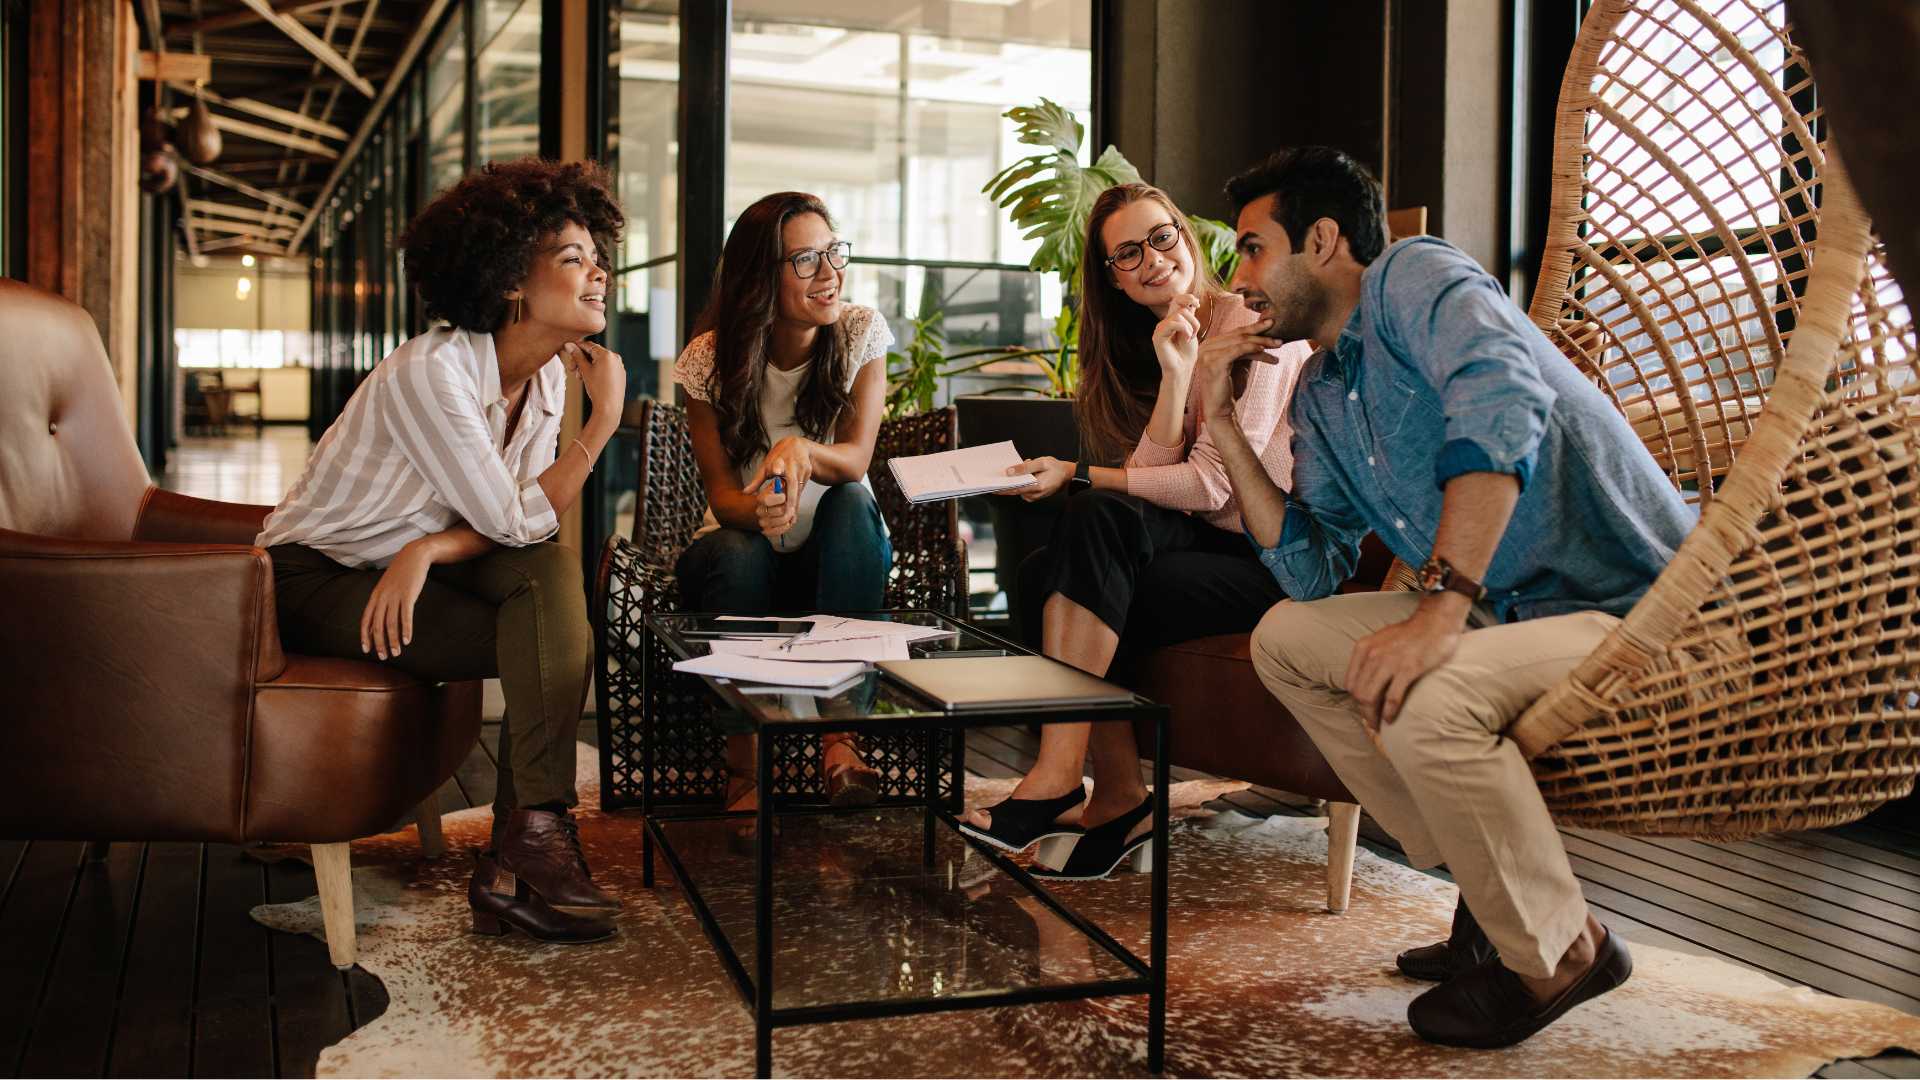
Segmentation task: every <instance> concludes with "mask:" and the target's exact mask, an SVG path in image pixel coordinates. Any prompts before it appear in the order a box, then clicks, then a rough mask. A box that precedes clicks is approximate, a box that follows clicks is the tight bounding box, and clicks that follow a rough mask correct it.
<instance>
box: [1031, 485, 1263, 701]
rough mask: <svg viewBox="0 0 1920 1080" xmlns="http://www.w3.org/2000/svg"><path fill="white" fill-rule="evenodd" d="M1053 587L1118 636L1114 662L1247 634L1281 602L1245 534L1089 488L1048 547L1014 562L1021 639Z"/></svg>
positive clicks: (1035, 629)
mask: <svg viewBox="0 0 1920 1080" xmlns="http://www.w3.org/2000/svg"><path fill="white" fill-rule="evenodd" d="M1054 593H1060V594H1061V595H1063V596H1065V597H1066V598H1067V599H1069V600H1072V601H1073V602H1074V603H1076V604H1079V605H1080V606H1081V607H1084V608H1086V609H1087V610H1088V611H1091V612H1093V614H1094V615H1095V617H1097V618H1098V619H1099V620H1100V621H1101V622H1103V623H1105V624H1107V626H1109V627H1111V628H1112V629H1113V631H1114V633H1116V634H1118V635H1120V649H1119V652H1118V653H1117V654H1116V655H1115V657H1114V661H1115V664H1114V666H1115V667H1116V668H1117V667H1119V666H1120V661H1121V660H1122V659H1123V658H1130V657H1132V656H1137V655H1140V654H1143V653H1146V652H1150V651H1152V650H1154V649H1157V648H1160V647H1161V646H1164V645H1172V644H1175V643H1177V642H1182V641H1191V640H1193V639H1194V638H1202V637H1210V636H1212V635H1214V634H1235V633H1246V632H1248V631H1251V630H1252V629H1253V628H1254V627H1255V626H1257V625H1259V623H1260V619H1261V617H1262V616H1264V615H1265V614H1266V613H1267V610H1268V609H1269V608H1271V607H1273V605H1275V604H1277V603H1279V602H1280V601H1282V600H1285V599H1286V598H1287V594H1286V593H1284V592H1282V591H1281V589H1280V586H1279V584H1278V583H1277V582H1275V581H1274V580H1273V575H1272V574H1270V573H1268V572H1267V568H1266V567H1264V566H1262V565H1260V559H1259V556H1258V555H1257V554H1255V552H1254V549H1253V545H1252V543H1250V542H1249V541H1248V540H1247V538H1246V537H1245V536H1242V535H1240V534H1238V533H1230V532H1227V531H1226V530H1224V529H1216V528H1214V527H1213V526H1211V525H1209V524H1207V523H1206V522H1204V521H1202V520H1200V519H1199V518H1197V517H1194V516H1193V515H1191V514H1186V513H1182V512H1180V511H1178V510H1168V509H1166V508H1164V507H1160V506H1155V505H1154V504H1152V503H1150V502H1148V501H1146V500H1145V499H1141V498H1138V497H1136V496H1132V495H1121V494H1118V493H1115V492H1108V491H1089V492H1085V493H1083V494H1080V495H1074V496H1072V497H1070V498H1069V499H1068V500H1067V509H1066V512H1065V513H1063V514H1062V515H1061V516H1060V520H1059V521H1058V523H1056V524H1055V525H1054V528H1053V537H1052V539H1051V541H1050V542H1049V543H1048V544H1047V546H1046V547H1044V548H1041V549H1040V550H1039V551H1036V552H1034V553H1033V554H1032V555H1029V556H1028V557H1027V559H1026V561H1025V562H1023V563H1022V564H1021V565H1020V597H1021V603H1020V610H1019V611H1017V612H1015V613H1014V615H1015V618H1017V619H1018V620H1019V622H1020V628H1021V631H1022V632H1023V633H1024V634H1026V635H1027V640H1029V641H1033V642H1038V641H1039V640H1040V617H1041V611H1042V610H1043V608H1044V607H1045V605H1046V602H1047V598H1048V597H1050V596H1052V595H1053V594H1054Z"/></svg>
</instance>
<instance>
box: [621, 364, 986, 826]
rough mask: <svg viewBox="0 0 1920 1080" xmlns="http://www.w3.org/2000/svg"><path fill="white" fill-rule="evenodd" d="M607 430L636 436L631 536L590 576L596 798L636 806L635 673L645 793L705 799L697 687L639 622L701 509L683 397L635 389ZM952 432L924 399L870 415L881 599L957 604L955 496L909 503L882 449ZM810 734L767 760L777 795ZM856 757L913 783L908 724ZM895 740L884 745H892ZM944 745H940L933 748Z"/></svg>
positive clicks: (810, 772) (962, 598)
mask: <svg viewBox="0 0 1920 1080" xmlns="http://www.w3.org/2000/svg"><path fill="white" fill-rule="evenodd" d="M621 434H622V435H623V436H624V437H625V438H627V439H629V440H631V441H634V442H637V443H638V444H639V450H640V471H639V479H638V481H637V488H638V490H637V491H636V492H635V495H636V501H635V509H634V523H633V537H632V538H631V539H629V538H627V537H624V536H619V535H615V536H612V537H610V538H608V540H607V543H606V545H605V547H604V548H602V550H601V557H600V571H599V574H598V575H597V577H596V581H595V585H594V599H593V609H592V610H593V616H594V637H595V644H596V646H597V655H598V656H599V663H598V664H597V665H596V668H595V672H594V691H595V703H596V704H597V706H598V709H599V727H600V766H601V767H600V775H601V805H603V806H605V807H608V808H614V807H620V806H637V805H639V803H640V796H641V773H640V770H641V761H642V760H643V758H642V752H643V742H642V740H643V739H645V738H647V737H648V724H647V723H646V717H645V716H644V713H645V712H646V710H647V706H646V702H647V696H646V695H647V690H648V687H647V685H646V684H647V682H648V679H649V672H650V671H651V672H655V673H659V674H658V676H657V677H658V680H659V681H658V685H655V686H654V687H653V688H652V691H653V695H654V702H655V710H654V711H655V712H656V714H657V715H656V716H655V717H654V720H653V723H652V725H651V726H652V733H651V734H652V737H653V739H654V745H655V760H654V802H655V803H656V804H660V805H675V804H699V803H707V802H718V801H719V800H720V799H721V798H722V796H723V793H724V791H725V787H726V772H725V767H724V760H723V748H724V743H723V740H722V739H721V737H720V736H719V735H718V734H717V733H716V732H715V731H714V729H713V728H712V726H711V724H709V723H707V722H706V720H705V718H704V715H703V709H704V706H705V704H706V695H705V694H703V693H702V692H701V690H700V689H699V688H698V687H697V686H694V685H690V684H688V682H687V680H684V679H678V680H677V679H673V678H669V677H666V673H667V672H668V671H669V669H670V667H671V658H669V657H667V656H665V655H664V648H663V647H662V646H660V645H658V644H656V643H651V641H650V639H649V638H648V637H647V635H646V634H645V633H644V627H643V623H644V621H645V619H646V617H647V616H648V615H651V614H654V613H656V612H668V611H675V610H678V608H679V605H680V595H679V584H678V581H677V579H676V578H675V576H674V563H675V562H676V561H677V560H678V559H679V557H680V553H681V552H682V551H684V550H686V547H687V545H688V544H689V543H691V542H692V540H693V534H694V531H695V530H696V529H698V528H699V527H700V521H701V518H702V517H703V515H704V514H705V512H706V506H707V492H706V488H705V487H704V486H703V485H702V484H701V482H700V469H699V466H698V464H696V462H695V461H694V457H693V437H692V435H691V434H690V433H689V431H688V429H687V414H686V410H685V409H683V408H681V407H680V406H677V405H669V404H666V403H664V402H659V401H647V402H643V403H642V404H641V406H640V411H639V417H638V419H637V421H636V422H635V423H634V424H632V425H630V426H628V427H625V428H623V429H622V432H621ZM958 444H959V421H958V417H957V414H956V413H955V412H954V410H953V409H952V408H951V407H949V408H944V409H937V410H935V411H933V412H930V413H923V414H921V415H918V416H909V417H904V418H901V419H897V420H888V421H886V422H884V423H882V424H881V425H880V433H879V436H878V438H877V439H876V440H875V443H874V453H873V461H872V463H871V465H870V466H869V467H868V469H867V480H868V482H869V483H870V484H872V486H873V491H874V498H875V501H876V502H878V503H879V505H880V514H881V517H882V518H883V519H884V520H885V521H886V523H887V532H888V534H889V535H890V536H891V538H892V540H893V570H892V572H891V574H890V576H889V578H888V581H887V594H886V606H887V607H889V608H919V609H927V610H932V611H938V612H940V613H942V614H945V615H949V616H952V617H953V618H956V619H958V618H965V617H966V613H967V546H966V542H965V541H964V540H962V539H961V538H960V518H959V508H958V505H957V504H956V503H955V502H953V501H952V500H946V501H942V502H937V503H930V504H927V505H924V506H915V505H913V504H911V503H909V502H907V500H906V498H905V497H904V496H903V495H902V494H901V493H900V486H899V484H898V483H896V482H895V481H894V479H893V471H892V470H891V469H889V468H888V467H887V462H888V461H889V460H890V459H892V458H894V457H899V456H909V455H916V454H931V453H937V452H939V451H942V450H951V449H953V448H954V447H955V446H957V445H958ZM816 741H817V740H812V739H804V740H795V742H796V746H795V748H794V750H793V751H792V755H791V756H793V757H794V758H795V760H794V761H792V762H791V763H788V764H786V765H783V767H782V768H781V769H780V772H781V774H782V779H781V780H780V781H779V782H778V783H776V785H775V794H777V795H799V796H802V797H805V796H807V795H810V794H815V792H813V791H812V790H811V789H812V788H813V787H814V786H815V784H814V781H815V780H816V779H817V769H815V768H813V767H812V758H813V756H814V755H815V748H814V746H813V744H814V743H815V742H816ZM861 743H862V747H863V751H864V753H865V756H866V757H867V759H868V762H869V763H870V764H872V765H873V766H874V768H875V769H877V770H879V771H880V773H881V794H882V797H883V798H884V797H886V796H888V795H890V794H899V795H905V794H906V793H907V792H908V791H909V789H911V788H913V787H916V786H917V785H918V783H919V772H918V768H917V763H918V761H919V760H920V755H921V752H922V744H921V743H920V742H919V740H918V738H917V737H911V736H908V737H892V736H867V737H863V738H862V740H861ZM896 744H897V745H896ZM948 752H952V751H951V748H946V747H943V749H942V754H945V753H948Z"/></svg>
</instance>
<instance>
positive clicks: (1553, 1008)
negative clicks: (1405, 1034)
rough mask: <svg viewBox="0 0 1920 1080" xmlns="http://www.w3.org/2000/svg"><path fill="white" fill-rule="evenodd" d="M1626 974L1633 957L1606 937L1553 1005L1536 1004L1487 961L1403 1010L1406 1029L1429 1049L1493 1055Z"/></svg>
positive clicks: (1502, 969)
mask: <svg viewBox="0 0 1920 1080" xmlns="http://www.w3.org/2000/svg"><path fill="white" fill-rule="evenodd" d="M1631 974H1633V957H1632V956H1630V955H1628V953H1627V947H1626V946H1625V945H1622V944H1620V939H1619V937H1618V936H1617V935H1615V934H1614V933H1613V932H1612V931H1608V932H1607V936H1606V939H1605V940H1604V941H1602V942H1601V943H1600V949H1599V952H1598V954H1597V955H1596V956H1595V957H1594V960H1593V966H1592V967H1590V968H1588V969H1587V971H1586V974H1584V975H1582V976H1580V977H1579V978H1578V979H1575V980H1574V981H1573V985H1571V986H1569V987H1567V988H1566V989H1565V990H1563V991H1561V992H1560V996H1558V997H1556V998H1554V999H1553V1000H1552V1001H1547V1002H1538V1001H1535V1000H1534V999H1533V995H1532V994H1530V993H1528V992H1527V986H1526V984H1525V983H1523V982H1521V981H1520V976H1518V975H1515V974H1514V973H1513V972H1512V971H1509V970H1508V969H1507V967H1506V966H1505V965H1503V964H1501V963H1500V961H1498V960H1490V961H1488V962H1487V963H1484V964H1481V965H1480V966H1479V967H1477V968H1474V969H1473V970H1472V971H1469V972H1467V973H1466V974H1465V975H1461V976H1458V977H1457V978H1454V979H1451V980H1449V981H1447V982H1444V983H1441V984H1440V985H1439V986H1436V987H1434V988H1433V989H1431V990H1429V991H1427V992H1426V993H1424V994H1421V995H1420V996H1419V997H1417V998H1414V999H1413V1004H1412V1005H1409V1006H1408V1007H1407V1023H1408V1024H1410V1025H1412V1027H1413V1033H1414V1034H1416V1035H1418V1036H1420V1037H1421V1038H1423V1039H1425V1040H1427V1041H1428V1042H1431V1043H1439V1044H1440V1045H1442V1046H1465V1047H1471V1048H1473V1049H1476V1050H1498V1049H1500V1048H1501V1047H1504V1046H1512V1045H1514V1044H1515V1043H1518V1042H1521V1041H1523V1040H1525V1039H1527V1038H1528V1037H1529V1036H1531V1035H1533V1034H1534V1033H1535V1032H1537V1031H1539V1030H1540V1029H1541V1028H1544V1027H1546V1026H1547V1025H1548V1024H1551V1023H1553V1022H1554V1021H1555V1020H1558V1019H1560V1017H1562V1016H1564V1015H1566V1013H1567V1010H1569V1009H1571V1008H1573V1007H1574V1006H1575V1005H1578V1004H1580V1003H1581V1002H1584V1001H1591V1000H1592V999H1594V998H1597V997H1599V996H1600V995H1601V994H1604V993H1606V992H1607V991H1609V990H1611V989H1613V988H1614V987H1616V986H1619V985H1620V984H1621V983H1623V982H1626V981H1627V976H1629V975H1631Z"/></svg>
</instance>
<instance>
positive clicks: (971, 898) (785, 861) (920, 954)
mask: <svg viewBox="0 0 1920 1080" xmlns="http://www.w3.org/2000/svg"><path fill="white" fill-rule="evenodd" d="M662 825H663V831H664V832H665V834H666V836H667V838H668V839H669V840H670V841H671V842H672V844H673V848H674V851H675V853H676V854H677V855H678V856H679V858H680V861H681V864H682V865H683V866H684V868H685V869H686V871H687V873H688V875H689V876H691V877H692V878H693V879H694V880H695V881H698V882H699V883H700V894H701V896H702V897H703V898H704V899H705V900H706V903H707V905H708V907H709V908H710V909H711V911H712V913H713V916H714V920H715V922H717V923H718V924H719V927H720V929H721V930H722V931H723V932H724V933H725V934H726V936H727V939H728V942H729V943H730V944H731V945H732V946H733V947H734V948H735V949H736V950H738V952H739V954H740V955H741V956H743V957H744V956H751V955H753V951H754V949H755V947H756V944H757V943H756V941H755V936H754V844H753V840H752V838H751V837H750V836H743V835H742V834H741V831H740V829H741V826H740V823H739V822H737V821H723V820H713V819H695V820H685V821H676V820H668V821H665V822H663V823H662ZM921 842H922V819H921V813H920V811H918V810H916V809H912V808H907V807H899V808H888V809H883V810H877V811H874V812H872V813H866V814H858V815H827V814H811V815H797V816H791V817H783V818H782V819H781V821H780V826H779V833H778V836H777V838H776V840H775V844H776V846H777V847H778V850H779V856H778V858H777V860H776V861H775V863H774V867H773V925H774V926H775V927H776V928H777V929H776V931H775V940H774V950H773V976H774V977H773V1005H774V1007H775V1008H779V1009H788V1008H799V1007H804V1006H821V1005H833V1004H836V1003H841V1002H849V1001H861V1002H866V1001H887V1000H900V999H920V998H958V997H965V996H968V995H975V994H983V993H997V992H1005V991H1009V990H1016V989H1023V988H1032V987H1044V986H1063V985H1071V984H1075V983H1084V982H1089V981H1093V980H1101V979H1124V978H1127V977H1128V976H1130V975H1132V974H1133V973H1132V972H1130V971H1128V970H1127V969H1126V967H1125V966H1124V965H1122V964H1121V963H1120V961H1119V960H1117V959H1115V958H1114V957H1113V956H1112V955H1111V954H1109V953H1108V952H1107V951H1106V950H1105V949H1103V948H1100V947H1099V946H1098V945H1097V944H1095V943H1094V942H1093V941H1092V940H1091V939H1090V938H1088V937H1087V936H1086V935H1085V934H1083V933H1081V932H1080V931H1079V930H1077V929H1075V928H1074V927H1073V926H1072V925H1071V924H1070V923H1068V922H1067V921H1066V920H1064V919H1062V918H1060V916H1058V915H1056V914H1055V913H1054V912H1052V911H1051V910H1049V909H1048V908H1047V907H1046V905H1045V904H1043V903H1042V902H1040V901H1039V900H1038V899H1036V898H1034V896H1033V895H1032V894H1031V893H1029V892H1028V891H1027V890H1026V889H1024V888H1021V887H1019V886H1018V885H1017V884H1016V883H1014V882H1012V881H1011V880H1010V879H1008V878H1006V877H1005V876H1002V875H999V874H997V873H996V872H993V871H992V869H991V864H989V863H987V861H986V860H985V859H983V858H981V857H980V856H978V855H976V854H974V853H973V851H972V849H971V847H970V846H969V845H967V844H966V842H965V841H964V840H962V839H961V837H960V836H959V834H957V833H955V832H953V831H952V830H950V829H940V830H938V831H937V833H936V840H935V850H934V860H933V865H932V866H927V865H924V864H923V862H922V851H921ZM836 942H839V943H844V942H857V943H859V947H857V948H845V947H841V946H839V945H835V944H832V943H836ZM823 943H827V944H823Z"/></svg>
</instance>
